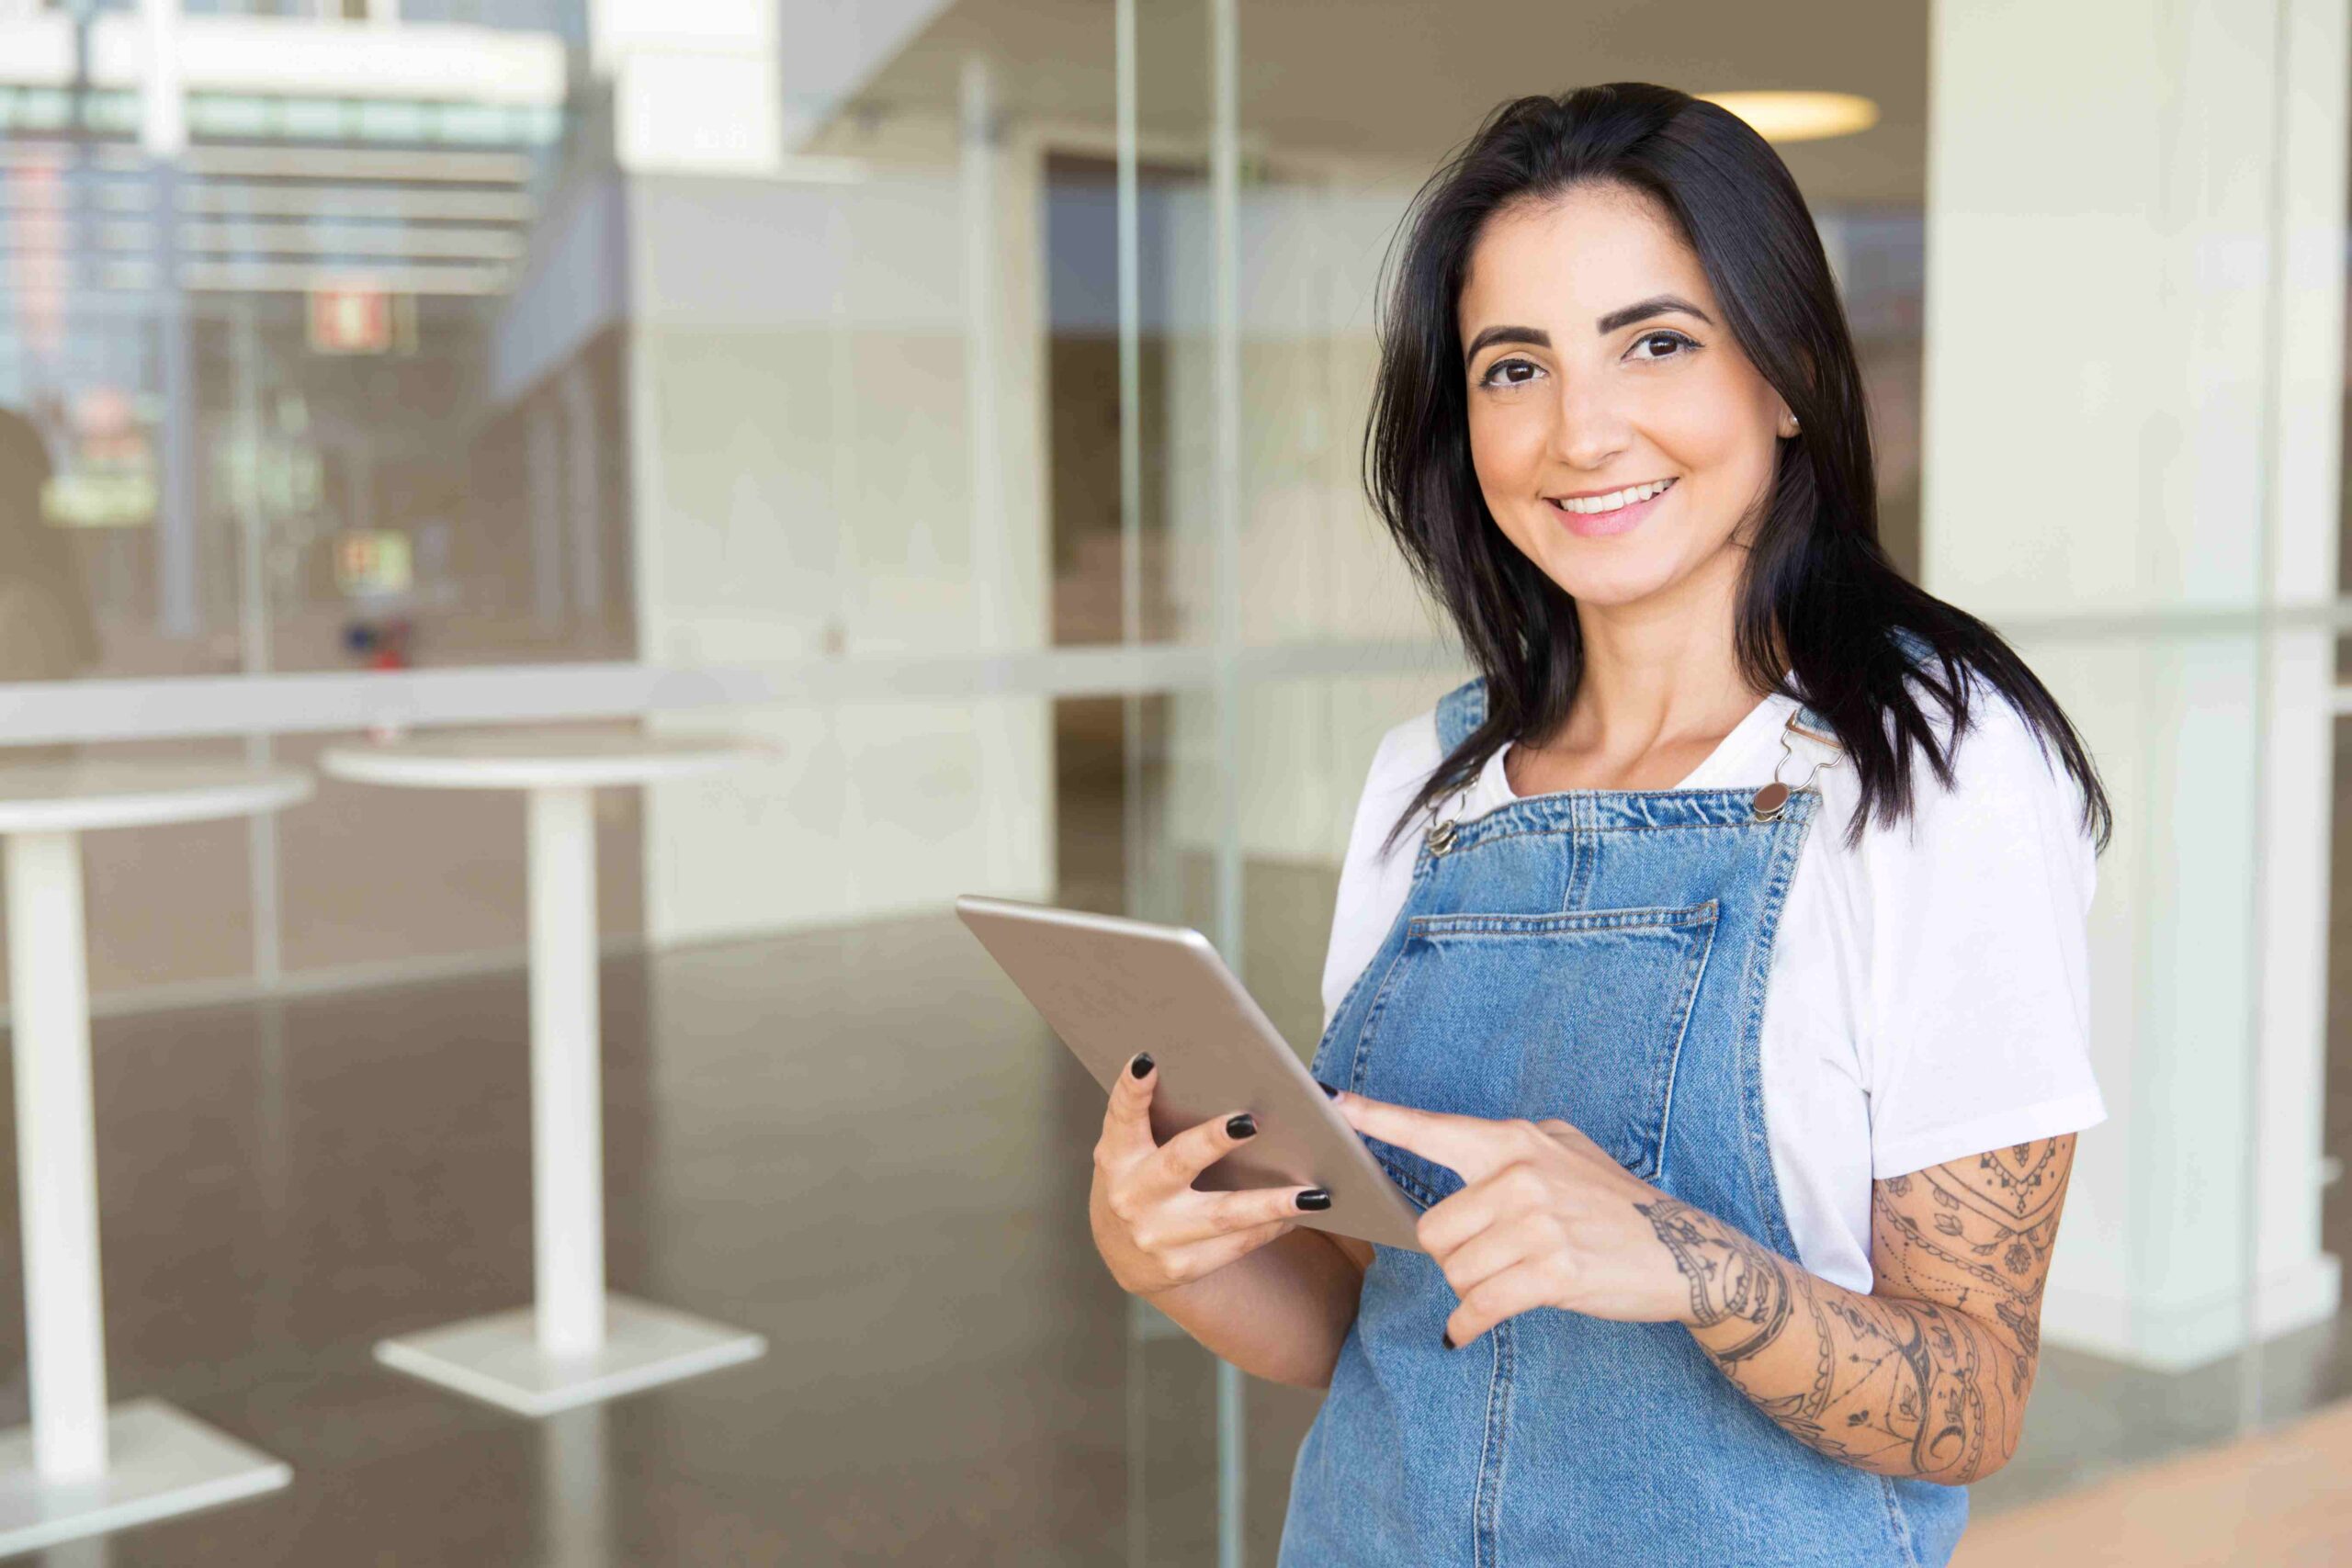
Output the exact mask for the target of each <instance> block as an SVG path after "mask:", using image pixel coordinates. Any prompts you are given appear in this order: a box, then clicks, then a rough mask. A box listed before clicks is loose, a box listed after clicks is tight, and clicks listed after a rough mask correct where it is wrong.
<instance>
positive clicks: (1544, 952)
mask: <svg viewBox="0 0 2352 1568" xmlns="http://www.w3.org/2000/svg"><path fill="white" fill-rule="evenodd" d="M1716 915H1717V906H1716V905H1715V904H1714V902H1713V900H1710V901H1709V902H1707V903H1704V904H1698V905H1693V906H1691V908H1679V909H1589V910H1580V911H1572V912H1567V913H1561V914H1549V915H1480V914H1450V915H1446V914H1441V915H1417V916H1414V917H1412V918H1411V919H1408V921H1407V922H1406V932H1405V941H1404V945H1403V947H1402V948H1401V949H1400V950H1399V951H1398V953H1397V957H1396V959H1395V960H1394V961H1393V963H1392V964H1391V965H1390V968H1389V971H1388V974H1387V975H1386V976H1385V978H1384V980H1383V984H1382V987H1381V994H1380V996H1379V998H1378V999H1377V1000H1376V1001H1375V1002H1374V1005H1373V1010H1372V1013H1371V1015H1370V1016H1369V1017H1368V1018H1367V1019H1366V1021H1365V1025H1364V1032H1363V1037H1362V1039H1361V1041H1360V1043H1359V1044H1358V1048H1357V1051H1356V1057H1355V1062H1354V1064H1353V1066H1354V1070H1353V1072H1352V1073H1351V1077H1352V1079H1353V1080H1354V1081H1353V1083H1352V1084H1351V1087H1352V1088H1354V1089H1357V1090H1359V1091H1360V1092H1362V1093H1363V1094H1366V1095H1369V1096H1371V1097H1372V1098H1373V1099H1374V1100H1392V1101H1394V1102H1396V1103H1397V1104H1399V1105H1413V1106H1419V1107H1420V1108H1422V1109H1423V1110H1428V1111H1453V1112H1455V1113H1458V1114H1462V1115H1468V1116H1486V1117H1497V1118H1507V1117H1514V1116H1523V1117H1526V1118H1528V1119H1530V1120H1532V1121H1542V1120H1544V1119H1546V1118H1554V1117H1556V1118H1558V1119H1559V1120H1561V1121H1564V1122H1570V1123H1572V1124H1574V1125H1575V1126H1576V1127H1577V1128H1578V1129H1580V1130H1581V1131H1582V1132H1583V1133H1584V1134H1585V1135H1586V1136H1588V1137H1589V1138H1591V1139H1592V1141H1593V1142H1594V1143H1596V1144H1598V1145H1600V1147H1601V1148H1603V1149H1605V1150H1607V1151H1608V1152H1609V1153H1610V1154H1611V1156H1614V1157H1615V1158H1616V1160H1617V1161H1618V1163H1619V1164H1621V1165H1623V1166H1624V1167H1625V1168H1627V1169H1628V1170H1630V1171H1632V1172H1633V1173H1634V1175H1636V1176H1638V1177H1641V1178H1643V1179H1645V1180H1647V1179H1653V1178H1655V1177H1656V1176H1657V1169H1658V1158H1659V1156H1660V1154H1661V1152H1662V1151H1663V1149H1664V1147H1665V1142H1666V1129H1667V1122H1668V1117H1669V1116H1670V1115H1671V1113H1672V1109H1673V1103H1674V1077H1675V1067H1676V1064H1677V1062H1678V1060H1679V1056H1680V1055H1681V1049H1682V1041H1683V1035H1684V1033H1685V1032H1686V1031H1687V1029H1688V1027H1689V1025H1690V1021H1691V1007H1692V1004H1693V1002H1694V1001H1695V1000H1696V998H1697V996H1698V990H1699V980H1700V976H1702V974H1703V973H1704V972H1705V969H1706V965H1707V953H1708V951H1709V949H1710V948H1711V947H1712V946H1713V942H1714V934H1715V921H1716ZM1366 1143H1367V1144H1368V1145H1370V1147H1371V1149H1372V1151H1373V1153H1374V1155H1375V1156H1378V1158H1379V1160H1380V1162H1381V1165H1382V1166H1383V1168H1385V1169H1386V1170H1387V1172H1388V1174H1389V1175H1390V1176H1391V1177H1392V1178H1393V1179H1395V1180H1396V1182H1397V1185H1398V1186H1400V1187H1402V1188H1403V1189H1404V1190H1406V1192H1407V1193H1408V1194H1409V1195H1411V1196H1412V1197H1413V1198H1414V1199H1415V1200H1416V1201H1419V1202H1420V1203H1421V1204H1422V1205H1423V1206H1425V1207H1426V1206H1427V1205H1429V1204H1432V1203H1435V1202H1438V1201H1441V1200H1442V1199H1444V1198H1446V1197H1448V1196H1450V1195H1451V1194H1453V1193H1454V1192H1456V1191H1458V1190H1461V1187H1462V1179H1461V1178H1460V1177H1459V1176H1457V1175H1456V1174H1455V1173H1454V1172H1453V1171H1452V1170H1451V1169H1448V1168H1446V1167H1444V1166H1442V1165H1438V1164H1436V1163H1434V1162H1433V1161H1430V1160H1428V1159H1424V1158H1423V1157H1421V1156H1419V1155H1417V1154H1414V1153H1412V1152H1410V1151H1409V1150H1406V1149H1401V1148H1397V1147H1396V1146H1395V1145H1389V1144H1385V1143H1382V1142H1380V1141H1379V1140H1377V1139H1367V1140H1366Z"/></svg>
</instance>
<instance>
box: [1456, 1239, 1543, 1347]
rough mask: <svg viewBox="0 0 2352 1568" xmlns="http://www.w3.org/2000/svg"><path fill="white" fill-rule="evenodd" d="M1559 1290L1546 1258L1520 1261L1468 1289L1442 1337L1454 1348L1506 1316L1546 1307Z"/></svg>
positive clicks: (1470, 1339) (1462, 1344) (1515, 1315)
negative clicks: (1450, 1342)
mask: <svg viewBox="0 0 2352 1568" xmlns="http://www.w3.org/2000/svg"><path fill="white" fill-rule="evenodd" d="M1558 1289H1559V1281H1558V1280H1557V1279H1555V1277H1554V1269H1553V1268H1552V1267H1551V1265H1550V1263H1549V1261H1548V1259H1547V1258H1528V1259H1523V1260H1521V1262H1518V1263H1515V1264H1512V1265H1511V1266H1510V1268H1508V1269H1504V1270H1503V1271H1502V1272H1501V1273H1499V1274H1497V1275H1494V1276H1493V1277H1492V1278H1490V1279H1488V1280H1486V1281H1485V1282H1484V1283H1482V1284H1479V1285H1476V1286H1475V1287H1473V1288H1472V1290H1471V1291H1470V1292H1469V1294H1467V1295H1465V1296H1464V1297H1463V1298H1462V1304H1461V1305H1459V1306H1457V1307H1455V1308H1454V1309H1453V1312H1452V1313H1451V1314H1448V1315H1447V1317H1446V1320H1445V1330H1444V1333H1445V1337H1446V1338H1447V1339H1449V1340H1451V1341H1453V1346H1454V1348H1456V1349H1459V1348H1461V1347H1463V1346H1464V1345H1467V1344H1469V1343H1470V1341H1472V1340H1473V1339H1476V1338H1477V1337H1478V1336H1480V1335H1481V1334H1484V1333H1485V1332H1487V1330H1488V1329H1489V1328H1492V1327H1493V1326H1494V1325H1497V1324H1498V1323H1500V1322H1502V1321H1503V1319H1505V1318H1507V1317H1517V1316H1518V1315H1519V1314H1521V1313H1523V1312H1532V1311H1533V1310H1534V1309H1535V1308H1537V1307H1540V1306H1544V1305H1545V1304H1547V1303H1549V1302H1550V1300H1551V1298H1552V1296H1553V1295H1554V1294H1555V1292H1557V1291H1558Z"/></svg>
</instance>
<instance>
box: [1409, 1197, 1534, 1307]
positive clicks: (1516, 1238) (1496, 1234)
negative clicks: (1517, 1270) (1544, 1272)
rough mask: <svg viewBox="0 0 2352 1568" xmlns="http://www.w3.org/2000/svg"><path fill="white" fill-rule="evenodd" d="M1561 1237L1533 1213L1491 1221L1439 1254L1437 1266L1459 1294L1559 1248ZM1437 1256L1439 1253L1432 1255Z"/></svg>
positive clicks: (1463, 1294)
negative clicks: (1483, 1227)
mask: <svg viewBox="0 0 2352 1568" xmlns="http://www.w3.org/2000/svg"><path fill="white" fill-rule="evenodd" d="M1558 1249H1559V1237H1558V1235H1557V1234H1556V1233H1555V1232H1554V1231H1552V1230H1551V1229H1549V1228H1548V1227H1546V1226H1545V1225H1544V1224H1542V1223H1541V1222H1540V1221H1538V1220H1536V1219H1535V1218H1534V1217H1533V1216H1527V1217H1523V1218H1521V1219H1519V1220H1516V1221H1505V1222H1504V1223H1502V1224H1496V1225H1489V1226H1488V1227H1487V1228H1486V1229H1485V1230H1483V1231H1480V1232H1479V1233H1478V1234H1477V1235H1475V1236H1472V1237H1471V1238H1470V1239H1469V1240H1468V1241H1466V1242H1464V1243H1463V1244H1462V1245H1461V1246H1460V1247H1456V1248H1454V1249H1453V1251H1451V1252H1449V1253H1446V1254H1444V1255H1442V1256H1440V1257H1438V1269H1439V1270H1440V1271H1441V1272H1442V1273H1443V1274H1444V1275H1445V1282H1446V1283H1447V1284H1449V1285H1451V1286H1453V1293H1454V1294H1455V1295H1456V1296H1458V1297H1463V1298H1465V1299H1466V1298H1467V1297H1468V1296H1469V1295H1470V1293H1471V1292H1474V1291H1476V1289H1477V1288H1478V1287H1479V1286H1481V1285H1483V1284H1485V1283H1486V1282H1487V1280H1491V1279H1493V1278H1494V1277H1495V1276H1496V1275H1498V1274H1500V1273H1501V1272H1502V1271H1503V1270H1505V1269H1509V1268H1511V1267H1512V1266H1513V1265H1515V1264H1517V1263H1519V1262H1521V1261H1522V1260H1523V1259H1526V1258H1532V1257H1533V1256H1535V1255H1536V1254H1538V1253H1541V1252H1545V1251H1557V1250H1558ZM1433 1256H1436V1255H1433Z"/></svg>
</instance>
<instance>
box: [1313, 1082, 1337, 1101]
mask: <svg viewBox="0 0 2352 1568" xmlns="http://www.w3.org/2000/svg"><path fill="white" fill-rule="evenodd" d="M1315 1087H1316V1088H1317V1089H1321V1090H1322V1091H1323V1098H1324V1099H1326V1100H1337V1099H1339V1098H1340V1091H1339V1090H1338V1089H1333V1088H1332V1087H1331V1086H1330V1085H1329V1084H1327V1083H1325V1082H1324V1081H1323V1080H1322V1079H1321V1078H1317V1079H1316V1080H1315Z"/></svg>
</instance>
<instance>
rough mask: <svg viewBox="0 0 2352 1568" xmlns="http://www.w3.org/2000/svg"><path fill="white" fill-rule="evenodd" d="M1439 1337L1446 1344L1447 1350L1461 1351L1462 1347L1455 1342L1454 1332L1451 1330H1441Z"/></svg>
mask: <svg viewBox="0 0 2352 1568" xmlns="http://www.w3.org/2000/svg"><path fill="white" fill-rule="evenodd" d="M1438 1337H1439V1338H1440V1339H1442V1340H1443V1341H1444V1342H1445V1348H1447V1349H1449V1350H1459V1349H1461V1348H1462V1347H1461V1346H1459V1345H1456V1344H1455V1343H1454V1342H1453V1330H1452V1329H1451V1328H1447V1329H1442V1330H1440V1331H1439V1333H1438Z"/></svg>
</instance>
